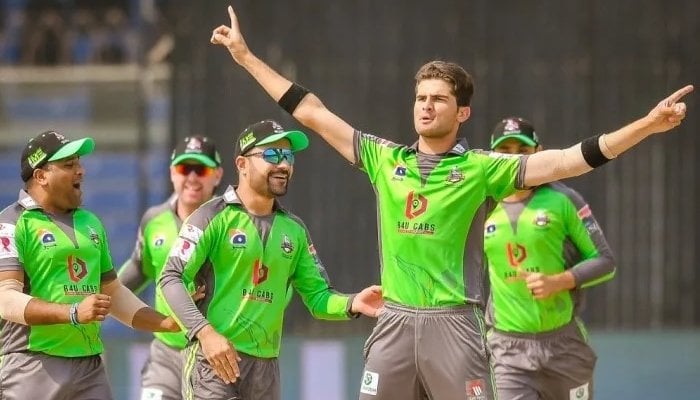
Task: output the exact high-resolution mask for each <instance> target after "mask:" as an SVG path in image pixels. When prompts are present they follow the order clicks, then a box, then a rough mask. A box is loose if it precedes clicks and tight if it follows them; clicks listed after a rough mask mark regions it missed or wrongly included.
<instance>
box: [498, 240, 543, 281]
mask: <svg viewBox="0 0 700 400" xmlns="http://www.w3.org/2000/svg"><path fill="white" fill-rule="evenodd" d="M506 254H507V255H508V264H510V267H511V268H512V269H511V270H507V271H505V273H504V276H503V278H504V279H505V280H506V281H511V282H512V281H515V280H517V279H518V278H519V277H518V272H521V271H526V272H540V267H526V268H523V267H522V263H523V262H524V261H525V260H526V259H527V249H525V246H523V245H521V244H519V243H508V244H506Z"/></svg>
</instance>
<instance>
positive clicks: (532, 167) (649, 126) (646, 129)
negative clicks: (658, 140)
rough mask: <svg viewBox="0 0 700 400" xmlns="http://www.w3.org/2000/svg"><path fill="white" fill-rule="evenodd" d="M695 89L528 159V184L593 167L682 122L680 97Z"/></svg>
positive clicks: (566, 175) (679, 91)
mask: <svg viewBox="0 0 700 400" xmlns="http://www.w3.org/2000/svg"><path fill="white" fill-rule="evenodd" d="M692 91H693V86H692V85H688V86H685V87H683V88H681V89H679V90H677V91H676V92H675V93H673V94H672V95H670V96H668V97H667V98H665V99H663V100H661V101H660V102H659V104H657V105H656V107H654V108H653V109H652V110H651V111H650V112H649V114H648V115H646V116H645V117H642V118H640V119H638V120H636V121H634V122H632V123H631V124H628V125H626V126H624V127H622V128H620V129H618V130H616V131H614V132H612V133H606V134H603V135H599V136H595V137H592V138H589V139H586V140H584V141H583V142H581V143H578V144H576V145H574V146H572V147H569V148H567V149H563V150H545V151H540V152H537V153H535V154H532V155H531V156H529V157H528V159H527V168H526V170H525V185H526V186H528V187H532V186H537V185H541V184H543V183H547V182H552V181H556V180H560V179H564V178H571V177H573V176H578V175H582V174H585V173H586V172H589V171H591V170H592V169H593V168H595V167H597V166H600V165H602V164H604V163H605V162H606V161H608V160H612V159H613V158H615V157H617V156H619V155H620V154H622V153H624V152H625V151H627V150H629V149H630V148H632V147H634V146H635V145H637V144H638V143H639V142H641V141H642V140H644V139H646V138H647V137H649V136H651V135H652V134H655V133H661V132H666V131H668V130H670V129H672V128H675V127H676V126H678V125H680V123H681V121H682V120H683V118H685V112H686V105H685V103H683V102H680V100H681V99H682V98H683V96H685V95H687V94H688V93H690V92H692Z"/></svg>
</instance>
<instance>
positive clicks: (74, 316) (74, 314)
mask: <svg viewBox="0 0 700 400" xmlns="http://www.w3.org/2000/svg"><path fill="white" fill-rule="evenodd" d="M68 317H69V318H70V324H71V325H79V324H80V322H79V321H78V303H73V304H71V305H70V311H68Z"/></svg>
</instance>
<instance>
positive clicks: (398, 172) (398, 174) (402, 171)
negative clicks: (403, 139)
mask: <svg viewBox="0 0 700 400" xmlns="http://www.w3.org/2000/svg"><path fill="white" fill-rule="evenodd" d="M406 172H408V171H407V170H406V166H405V165H403V164H398V165H397V166H396V167H394V177H393V178H391V180H392V181H402V180H404V178H405V177H406Z"/></svg>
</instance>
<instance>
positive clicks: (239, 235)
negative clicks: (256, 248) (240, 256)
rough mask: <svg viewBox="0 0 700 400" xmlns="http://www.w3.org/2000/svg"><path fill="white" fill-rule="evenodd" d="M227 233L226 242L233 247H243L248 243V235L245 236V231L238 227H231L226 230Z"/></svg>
mask: <svg viewBox="0 0 700 400" xmlns="http://www.w3.org/2000/svg"><path fill="white" fill-rule="evenodd" d="M228 234H229V239H228V242H229V243H231V246H233V247H235V248H238V249H240V248H244V247H245V246H246V244H247V243H248V237H247V236H246V234H245V232H243V231H242V230H240V229H231V230H229V231H228Z"/></svg>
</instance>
